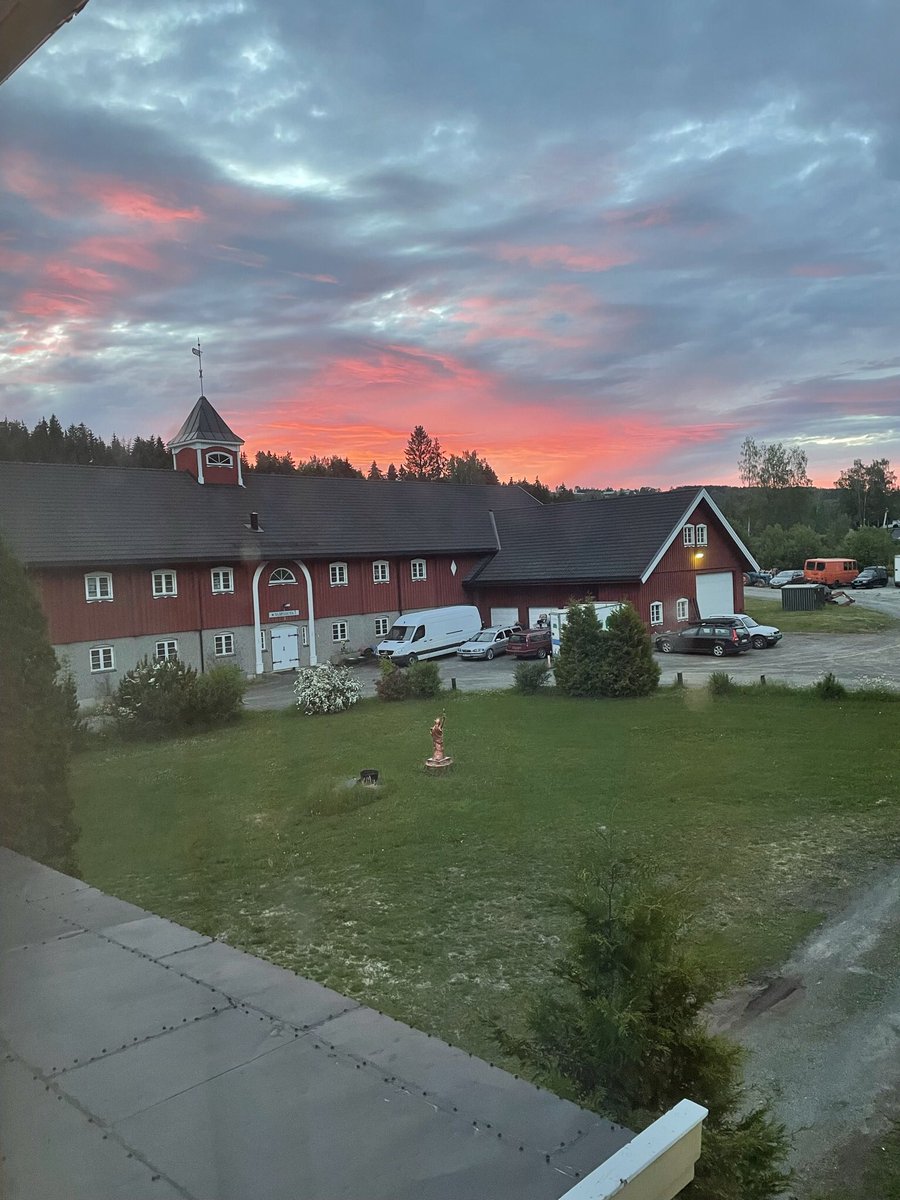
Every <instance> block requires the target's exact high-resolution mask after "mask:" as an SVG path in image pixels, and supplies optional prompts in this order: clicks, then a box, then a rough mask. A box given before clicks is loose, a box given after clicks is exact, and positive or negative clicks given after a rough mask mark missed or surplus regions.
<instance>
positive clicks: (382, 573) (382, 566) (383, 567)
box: [372, 558, 391, 583]
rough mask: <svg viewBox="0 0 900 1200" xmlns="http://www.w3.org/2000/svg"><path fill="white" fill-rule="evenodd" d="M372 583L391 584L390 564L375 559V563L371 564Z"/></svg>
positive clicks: (384, 559)
mask: <svg viewBox="0 0 900 1200" xmlns="http://www.w3.org/2000/svg"><path fill="white" fill-rule="evenodd" d="M372 582H373V583H390V582H391V564H390V563H389V562H388V560H387V559H386V558H377V559H376V560H375V562H373V563H372Z"/></svg>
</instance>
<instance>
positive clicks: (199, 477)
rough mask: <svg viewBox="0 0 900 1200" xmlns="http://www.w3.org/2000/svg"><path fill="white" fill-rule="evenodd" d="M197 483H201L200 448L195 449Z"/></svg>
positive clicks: (201, 455)
mask: <svg viewBox="0 0 900 1200" xmlns="http://www.w3.org/2000/svg"><path fill="white" fill-rule="evenodd" d="M197 482H198V483H203V482H204V479H203V454H202V452H201V449H200V447H199V446H198V447H197Z"/></svg>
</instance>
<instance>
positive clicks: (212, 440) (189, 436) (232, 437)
mask: <svg viewBox="0 0 900 1200" xmlns="http://www.w3.org/2000/svg"><path fill="white" fill-rule="evenodd" d="M201 442H202V443H203V444H204V445H216V446H233V447H234V448H235V449H237V448H238V447H240V446H243V444H244V439H243V438H239V437H238V436H237V434H236V433H235V432H234V431H233V430H231V429H229V428H228V426H227V425H226V424H225V422H224V421H223V420H222V418H221V417H220V416H219V414H218V413H217V412H216V410H215V409H214V408H213V406H212V405H211V404H210V402H209V401H208V400H207V398H206V397H205V396H201V397H200V399H199V400H198V401H197V403H196V404H195V405H194V407H193V408H192V409H191V411H190V412H189V413H188V415H187V419H186V420H185V422H184V424H183V425H182V426H181V428H180V429H179V430H178V432H177V433H176V434H175V436H174V437H173V438H171V439H170V441H169V442H168V449H170V450H177V449H178V448H179V447H180V446H192V445H196V444H198V443H201Z"/></svg>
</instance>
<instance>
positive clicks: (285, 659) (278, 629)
mask: <svg viewBox="0 0 900 1200" xmlns="http://www.w3.org/2000/svg"><path fill="white" fill-rule="evenodd" d="M271 636H272V670H273V671H292V670H293V669H294V668H295V667H299V666H300V641H299V638H298V637H297V626H296V625H276V626H275V627H274V628H273V629H272V634H271Z"/></svg>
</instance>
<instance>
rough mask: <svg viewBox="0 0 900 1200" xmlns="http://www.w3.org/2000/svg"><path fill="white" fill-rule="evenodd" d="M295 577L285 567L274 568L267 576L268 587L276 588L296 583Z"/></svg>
mask: <svg viewBox="0 0 900 1200" xmlns="http://www.w3.org/2000/svg"><path fill="white" fill-rule="evenodd" d="M296 582H297V576H296V575H295V574H294V572H293V571H289V570H288V569H287V567H276V568H275V570H274V571H273V572H272V574H271V575H270V576H269V587H278V586H279V584H282V583H296Z"/></svg>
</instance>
